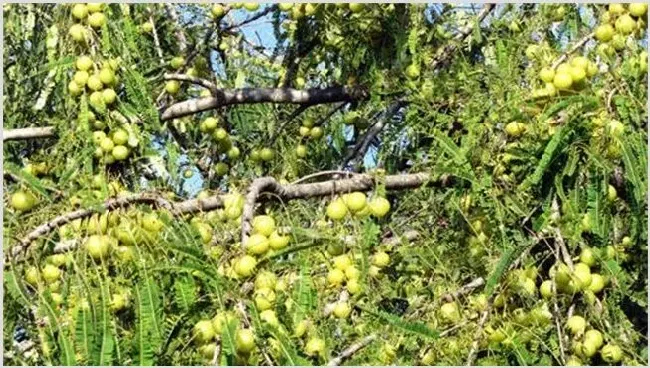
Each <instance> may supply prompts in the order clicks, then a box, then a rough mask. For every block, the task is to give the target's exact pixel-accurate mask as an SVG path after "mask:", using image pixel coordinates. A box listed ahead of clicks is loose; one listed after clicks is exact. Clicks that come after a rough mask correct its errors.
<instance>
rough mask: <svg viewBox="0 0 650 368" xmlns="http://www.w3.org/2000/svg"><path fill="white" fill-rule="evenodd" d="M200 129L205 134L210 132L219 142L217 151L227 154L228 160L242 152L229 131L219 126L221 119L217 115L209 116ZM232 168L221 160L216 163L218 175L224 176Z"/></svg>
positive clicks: (232, 159) (237, 156) (234, 158)
mask: <svg viewBox="0 0 650 368" xmlns="http://www.w3.org/2000/svg"><path fill="white" fill-rule="evenodd" d="M199 130H200V131H201V132H202V133H204V134H210V135H211V136H212V138H213V139H214V140H215V142H216V143H217V151H218V152H219V153H222V154H225V155H226V158H227V159H228V160H231V161H234V160H236V159H238V158H239V155H240V154H241V153H240V151H239V148H238V147H237V146H235V145H233V142H232V138H231V136H230V135H229V134H228V131H226V129H224V128H219V120H218V119H217V118H215V117H208V118H206V119H205V120H203V121H202V122H201V124H200V125H199ZM229 170H230V166H228V164H227V163H225V162H223V161H221V162H218V163H217V164H216V165H215V172H216V174H217V175H218V176H224V175H226V174H227V173H228V171H229Z"/></svg>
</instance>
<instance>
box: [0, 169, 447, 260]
mask: <svg viewBox="0 0 650 368" xmlns="http://www.w3.org/2000/svg"><path fill="white" fill-rule="evenodd" d="M450 182H451V181H450V180H449V177H448V176H447V175H442V176H440V177H438V178H435V177H434V176H433V175H431V174H429V173H426V172H422V173H416V174H404V175H389V176H386V177H384V178H383V183H384V186H385V188H386V189H388V190H402V189H414V188H418V187H421V186H425V185H438V186H445V185H447V184H448V183H450ZM376 184H377V183H376V180H375V178H374V177H372V176H371V175H366V174H363V175H356V176H354V177H353V178H349V179H339V180H328V181H323V182H318V183H309V184H287V185H280V184H279V183H278V182H277V181H276V180H275V179H273V178H269V177H263V178H259V179H256V180H254V181H253V183H252V184H251V187H250V189H249V192H248V196H247V198H246V203H245V205H244V210H243V215H242V236H243V237H246V236H247V235H248V232H249V231H250V222H251V220H252V217H253V214H254V208H255V204H256V203H257V201H258V200H259V197H260V195H261V194H262V193H263V192H265V191H268V192H272V193H274V194H276V196H269V197H266V198H265V200H274V199H278V198H279V199H282V200H292V199H299V198H313V197H319V196H327V195H331V194H336V193H346V192H353V191H363V190H368V189H370V188H372V187H374V186H375V185H376ZM137 204H146V205H150V206H153V207H158V208H162V209H165V210H167V211H169V212H170V213H171V214H172V215H174V216H180V215H185V214H192V213H197V212H206V211H212V210H215V209H217V208H222V207H223V196H222V195H214V196H211V197H208V198H204V199H190V200H186V201H182V202H172V201H168V200H167V199H165V198H163V197H162V195H161V194H159V193H155V192H149V193H142V194H137V195H130V196H126V197H119V198H111V199H109V200H107V201H105V202H104V203H103V204H102V205H100V206H94V207H93V208H85V209H79V210H75V211H72V212H68V213H66V214H63V215H60V216H57V217H55V218H53V219H51V220H49V221H48V222H46V223H43V224H41V225H39V226H37V227H36V228H34V229H33V230H32V231H30V232H29V233H27V235H25V236H24V237H23V238H22V239H21V240H20V241H19V243H18V245H16V246H15V247H14V248H13V249H12V250H11V252H10V255H11V256H12V257H14V258H15V260H16V261H20V260H22V259H23V257H19V256H21V255H23V254H25V253H26V251H27V249H28V248H29V246H30V245H31V244H32V243H33V242H34V241H35V240H37V239H38V238H40V237H42V236H45V235H47V234H49V233H51V232H52V231H54V230H56V229H57V228H59V227H61V226H63V225H65V224H68V223H70V222H72V221H74V220H77V219H83V218H87V217H90V216H92V215H93V214H95V213H102V212H104V211H113V210H116V209H120V208H127V207H130V206H133V205H137ZM242 240H244V239H242ZM8 253H9V252H8Z"/></svg>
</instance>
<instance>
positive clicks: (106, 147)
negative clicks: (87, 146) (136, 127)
mask: <svg viewBox="0 0 650 368" xmlns="http://www.w3.org/2000/svg"><path fill="white" fill-rule="evenodd" d="M93 142H94V143H95V146H96V148H95V153H94V156H95V158H97V159H101V160H103V162H104V163H106V164H112V163H114V162H116V161H124V160H126V159H127V158H128V157H129V154H130V153H131V150H130V149H129V147H128V146H135V145H137V143H136V142H137V141H135V140H129V133H128V132H127V131H126V130H124V129H115V130H111V131H109V133H108V135H107V134H106V133H105V132H104V131H103V130H95V131H94V132H93Z"/></svg>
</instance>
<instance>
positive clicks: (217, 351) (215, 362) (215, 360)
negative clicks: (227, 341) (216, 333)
mask: <svg viewBox="0 0 650 368" xmlns="http://www.w3.org/2000/svg"><path fill="white" fill-rule="evenodd" d="M216 345H217V346H216V348H215V349H214V355H213V356H212V365H218V364H219V354H220V353H221V339H219V338H217V342H216Z"/></svg>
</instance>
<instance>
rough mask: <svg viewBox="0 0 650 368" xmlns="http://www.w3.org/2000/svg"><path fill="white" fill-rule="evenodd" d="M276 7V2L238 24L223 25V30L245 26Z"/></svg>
mask: <svg viewBox="0 0 650 368" xmlns="http://www.w3.org/2000/svg"><path fill="white" fill-rule="evenodd" d="M277 7H278V6H277V4H274V5H271V6H267V7H266V9H264V10H261V11H259V12H257V13H256V14H255V15H253V16H251V17H250V18H247V19H246V20H244V21H242V22H241V23H239V24H231V25H229V26H226V27H224V28H223V30H224V32H227V31H230V30H232V29H235V28H240V27H242V26H245V25H247V24H248V23H251V22H254V21H256V20H258V19H260V18H262V17H263V16H265V15H267V14H269V13H271V12H273V11H275V9H277Z"/></svg>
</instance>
